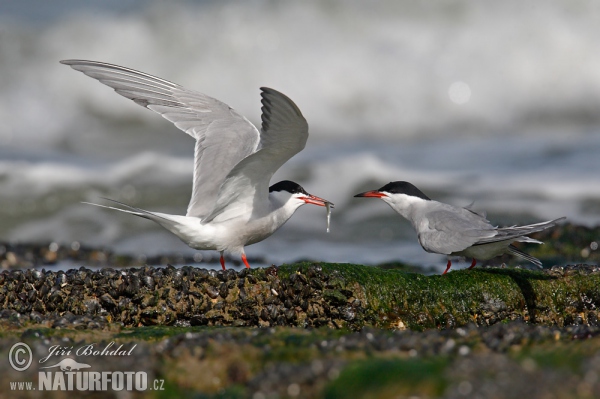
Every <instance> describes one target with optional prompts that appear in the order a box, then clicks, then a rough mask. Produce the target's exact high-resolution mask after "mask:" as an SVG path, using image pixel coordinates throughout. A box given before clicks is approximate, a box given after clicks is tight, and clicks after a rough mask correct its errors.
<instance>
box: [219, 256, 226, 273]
mask: <svg viewBox="0 0 600 399" xmlns="http://www.w3.org/2000/svg"><path fill="white" fill-rule="evenodd" d="M220 261H221V267H222V268H223V270H225V258H224V257H223V253H222V252H221V259H220Z"/></svg>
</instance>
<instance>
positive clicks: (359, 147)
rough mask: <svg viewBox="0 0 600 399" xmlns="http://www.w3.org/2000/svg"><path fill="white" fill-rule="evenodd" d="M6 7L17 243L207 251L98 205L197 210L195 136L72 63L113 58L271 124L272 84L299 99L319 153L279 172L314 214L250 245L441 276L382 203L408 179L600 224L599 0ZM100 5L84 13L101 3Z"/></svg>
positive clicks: (2, 109) (5, 233)
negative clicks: (302, 192)
mask: <svg viewBox="0 0 600 399" xmlns="http://www.w3.org/2000/svg"><path fill="white" fill-rule="evenodd" d="M44 4H46V3H45V2H38V1H23V2H2V3H0V70H1V72H2V73H1V74H0V120H1V123H0V220H1V222H0V240H8V241H20V242H31V241H55V242H66V243H69V242H72V241H79V242H81V243H84V244H87V245H105V246H109V247H111V248H112V249H114V250H116V251H119V252H126V253H133V254H148V255H152V254H154V253H166V252H178V253H189V252H193V251H192V250H191V249H190V248H188V247H186V246H185V245H184V244H183V243H181V242H179V240H178V239H177V238H175V237H173V236H172V235H170V233H168V232H166V231H164V230H162V229H161V228H160V227H159V226H157V225H155V224H153V223H152V222H149V221H147V220H143V219H140V218H135V217H132V216H129V215H125V214H121V213H117V212H111V211H108V210H103V209H100V208H96V207H92V206H89V205H85V204H81V201H89V202H102V201H103V200H102V199H101V197H108V198H113V199H116V200H120V201H123V202H125V203H129V204H132V205H135V206H138V207H141V208H145V209H149V210H154V211H159V212H167V213H175V214H184V213H185V210H186V208H187V202H188V201H189V196H190V194H191V178H192V165H193V159H192V157H193V148H194V142H193V139H191V138H190V137H189V136H187V135H185V134H184V133H183V132H181V131H179V130H177V129H176V128H175V127H174V126H173V125H171V124H170V123H169V122H167V121H165V120H163V119H162V118H160V117H159V116H158V115H157V114H154V113H153V112H151V111H148V110H145V109H143V108H142V107H139V106H137V105H135V104H134V103H133V102H131V101H129V100H126V99H124V98H122V97H120V96H118V95H117V94H115V93H114V92H112V90H110V89H109V88H107V87H105V86H102V85H101V84H99V83H98V82H97V81H95V80H93V79H90V78H88V77H86V76H84V75H82V74H80V73H78V72H76V71H73V70H72V69H70V68H68V67H67V66H64V65H61V64H59V63H58V61H59V60H61V59H69V58H82V59H92V60H99V61H106V62H112V63H116V64H120V65H124V66H128V67H131V68H135V69H138V70H142V71H144V72H147V73H151V74H154V75H157V76H159V77H162V78H164V79H168V80H171V81H174V82H176V83H178V84H181V85H183V86H185V87H188V88H190V89H194V90H198V91H201V92H203V93H206V94H208V95H211V96H214V97H215V98H218V99H219V100H221V101H224V102H226V103H227V104H229V105H230V106H231V107H233V108H235V109H236V110H238V111H239V112H240V113H241V114H243V115H245V116H246V117H248V119H249V120H251V121H252V122H253V123H255V124H256V125H257V126H260V97H259V87H261V86H268V87H273V88H275V89H277V90H280V91H282V92H283V93H285V94H286V95H288V96H289V97H290V98H292V99H293V100H294V101H295V102H296V104H297V105H298V107H299V108H300V109H301V110H302V112H303V114H304V116H305V117H306V119H307V120H308V123H309V126H310V138H309V141H308V144H307V146H306V149H305V150H304V151H303V152H301V153H300V154H298V155H297V156H295V157H294V158H292V159H291V160H290V161H289V162H288V163H287V164H285V165H284V166H283V167H282V168H281V169H280V171H279V172H277V174H276V175H275V177H274V178H273V179H272V183H274V182H276V181H279V180H282V179H292V180H295V181H297V182H298V183H300V184H301V185H302V186H303V187H304V188H305V189H306V190H307V191H308V192H310V193H312V194H314V195H317V196H319V197H322V198H326V199H327V200H329V201H331V202H333V203H335V209H334V210H333V215H332V220H331V233H330V234H327V233H326V212H325V210H324V209H322V208H317V207H314V206H305V207H302V208H301V209H300V210H298V212H297V214H296V215H295V216H294V217H292V219H290V221H288V223H287V224H286V225H285V226H283V227H282V228H281V229H280V230H279V231H278V232H277V233H276V234H274V235H273V236H272V237H270V238H268V239H267V240H265V241H263V242H261V243H258V244H255V245H253V246H249V247H248V248H246V252H247V254H248V255H249V256H260V257H264V258H265V259H266V260H267V261H268V262H275V263H281V262H290V261H294V260H298V259H319V260H326V261H334V262H360V263H378V262H384V261H390V260H403V261H407V262H413V263H420V264H434V265H441V264H442V263H443V262H444V258H443V257H440V256H439V255H433V254H427V253H426V252H425V251H423V250H422V249H421V247H420V246H419V245H418V243H417V241H416V237H415V234H414V232H413V231H412V230H411V228H410V225H409V224H408V222H406V221H404V220H403V219H401V218H400V216H398V215H396V214H395V213H393V211H392V210H391V209H390V208H389V207H387V206H386V205H385V204H384V203H383V202H382V201H379V200H375V199H365V198H353V195H354V194H356V193H359V192H362V191H366V190H371V189H376V188H379V187H381V186H382V185H384V184H386V183H388V182H390V181H394V180H406V181H410V182H412V183H413V184H415V185H416V186H417V187H419V188H420V189H421V190H422V191H424V192H425V193H426V194H427V195H428V196H430V197H431V198H434V199H438V200H441V201H444V202H448V203H452V204H455V205H460V206H467V205H469V204H470V203H471V202H473V201H475V204H474V208H475V209H476V210H484V211H487V213H488V218H489V219H490V220H491V221H492V222H493V223H495V224H500V225H504V224H516V223H530V222H537V221H541V220H546V219H551V218H557V217H560V216H567V217H568V219H569V221H570V222H573V223H578V224H583V225H589V226H591V225H596V224H598V223H599V222H600V157H599V156H598V154H600V42H599V41H598V40H597V38H598V37H600V24H597V23H596V22H597V20H596V19H594V17H593V16H594V15H598V11H599V7H600V6H599V5H597V4H596V3H593V2H581V1H566V0H565V1H559V0H552V1H547V2H544V3H533V2H532V3H529V2H525V3H523V2H517V1H508V2H502V3H498V2H491V1H483V2H477V3H472V2H467V1H451V2H443V4H442V3H428V4H422V3H419V2H397V1H395V0H387V1H385V0H384V1H376V2H374V3H372V4H371V2H369V4H368V5H367V4H366V3H364V2H362V1H359V0H355V1H347V2H339V3H338V2H330V1H303V2H279V3H273V2H269V1H243V2H242V1H240V2H233V1H231V2H219V1H202V2H191V1H190V2H140V1H130V2H115V1H108V2H101V3H100V2H97V3H94V4H93V5H90V4H87V5H85V4H84V3H82V2H71V1H66V0H62V1H56V2H53V7H50V8H48V7H46V6H44ZM82 4H83V5H82Z"/></svg>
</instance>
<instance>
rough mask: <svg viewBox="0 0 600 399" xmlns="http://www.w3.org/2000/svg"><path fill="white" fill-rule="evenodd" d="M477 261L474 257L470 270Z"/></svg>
mask: <svg viewBox="0 0 600 399" xmlns="http://www.w3.org/2000/svg"><path fill="white" fill-rule="evenodd" d="M476 263H477V260H475V258H473V262H471V266H469V270H471V269H472V268H474V267H475V264H476Z"/></svg>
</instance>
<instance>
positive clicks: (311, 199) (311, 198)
mask: <svg viewBox="0 0 600 399" xmlns="http://www.w3.org/2000/svg"><path fill="white" fill-rule="evenodd" d="M301 199H302V200H304V202H306V203H307V204H313V205H318V206H325V205H326V204H327V203H329V204H330V206H331V207H332V208H333V204H332V203H331V202H329V201H327V200H325V199H323V198H319V197H317V196H315V195H310V194H309V195H308V196H306V197H302V198H301Z"/></svg>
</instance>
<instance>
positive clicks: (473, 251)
mask: <svg viewBox="0 0 600 399" xmlns="http://www.w3.org/2000/svg"><path fill="white" fill-rule="evenodd" d="M355 197H374V198H381V199H382V200H383V201H384V202H386V203H387V204H388V205H389V206H390V207H392V209H393V210H395V211H396V212H398V213H399V214H400V215H401V216H403V217H404V218H405V219H407V220H408V221H409V222H410V223H411V224H412V226H413V228H414V229H415V230H416V232H417V237H418V239H419V244H421V246H422V247H423V249H424V250H425V251H427V252H432V253H436V254H444V255H448V264H447V265H446V270H445V271H444V273H442V274H446V273H447V272H448V270H450V267H451V266H452V262H451V260H450V256H464V257H467V258H472V259H473V261H472V263H471V266H470V267H469V269H472V268H473V267H475V264H476V263H477V259H479V260H488V259H492V258H495V257H496V256H500V255H502V254H505V253H510V254H512V255H516V256H519V257H521V258H523V259H526V260H528V261H529V262H531V263H533V264H534V265H536V266H538V267H540V268H541V267H542V262H540V260H539V259H536V258H534V257H533V256H531V255H529V254H526V253H525V252H522V251H520V250H519V249H517V248H516V247H515V246H513V245H512V243H513V242H514V241H517V242H530V243H536V244H543V243H542V242H541V241H538V240H535V239H533V238H530V237H527V235H529V234H532V233H536V232H538V231H542V230H545V229H547V228H549V227H553V226H555V225H556V223H557V222H559V221H562V220H564V219H565V218H564V217H562V218H558V219H555V220H550V221H547V222H541V223H536V224H530V225H527V226H511V227H503V228H498V227H495V226H493V225H492V224H490V222H489V221H488V220H487V219H486V218H485V214H483V213H478V212H475V211H474V210H472V209H470V208H469V207H467V208H460V207H457V206H453V205H449V204H444V203H442V202H438V201H434V200H432V199H431V198H429V197H428V196H426V195H425V194H423V192H422V191H421V190H419V189H418V188H417V187H415V186H414V185H412V184H411V183H409V182H405V181H395V182H391V183H388V184H386V185H385V186H383V187H381V188H380V189H378V190H373V191H367V192H364V193H360V194H356V195H355Z"/></svg>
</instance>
